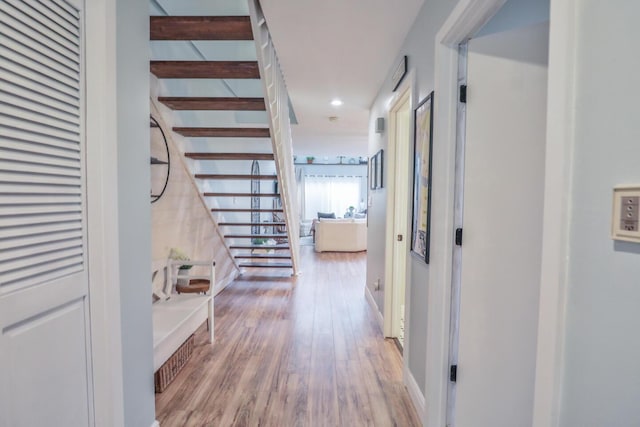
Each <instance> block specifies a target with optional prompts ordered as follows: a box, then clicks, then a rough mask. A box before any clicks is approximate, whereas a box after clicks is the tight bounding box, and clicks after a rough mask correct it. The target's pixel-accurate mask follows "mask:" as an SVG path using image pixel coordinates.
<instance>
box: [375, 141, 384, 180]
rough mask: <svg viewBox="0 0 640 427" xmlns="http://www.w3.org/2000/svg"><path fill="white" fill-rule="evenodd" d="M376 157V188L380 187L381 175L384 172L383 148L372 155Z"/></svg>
mask: <svg viewBox="0 0 640 427" xmlns="http://www.w3.org/2000/svg"><path fill="white" fill-rule="evenodd" d="M374 157H375V158H376V188H382V187H383V185H382V184H383V183H382V176H383V172H384V150H380V151H378V152H377V153H376V155H375V156H374Z"/></svg>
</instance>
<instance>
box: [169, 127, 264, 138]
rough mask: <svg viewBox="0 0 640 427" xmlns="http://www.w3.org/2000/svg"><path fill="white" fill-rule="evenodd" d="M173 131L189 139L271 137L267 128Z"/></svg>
mask: <svg viewBox="0 0 640 427" xmlns="http://www.w3.org/2000/svg"><path fill="white" fill-rule="evenodd" d="M173 131H174V132H176V133H178V134H180V135H182V136H185V137H190V138H194V137H204V138H269V137H270V136H271V133H270V132H269V128H206V127H174V128H173Z"/></svg>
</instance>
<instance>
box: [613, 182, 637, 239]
mask: <svg viewBox="0 0 640 427" xmlns="http://www.w3.org/2000/svg"><path fill="white" fill-rule="evenodd" d="M611 238H612V239H614V240H624V241H627V242H635V243H640V185H620V186H617V187H615V188H614V189H613V216H612V218H611Z"/></svg>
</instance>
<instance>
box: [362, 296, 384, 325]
mask: <svg viewBox="0 0 640 427" xmlns="http://www.w3.org/2000/svg"><path fill="white" fill-rule="evenodd" d="M364 296H365V298H366V299H367V301H368V302H369V305H370V306H371V308H373V312H374V313H375V315H376V320H377V321H378V326H379V327H380V330H381V331H383V330H384V327H383V323H384V320H383V319H382V313H380V309H379V308H378V304H376V300H375V299H374V298H373V295H371V290H370V289H369V287H368V286H366V285H365V287H364Z"/></svg>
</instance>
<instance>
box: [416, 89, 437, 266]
mask: <svg viewBox="0 0 640 427" xmlns="http://www.w3.org/2000/svg"><path fill="white" fill-rule="evenodd" d="M414 118H415V121H414V123H415V129H414V146H413V148H414V151H413V153H414V154H413V211H412V216H413V221H412V232H411V252H413V253H414V254H415V255H417V256H418V257H420V258H421V259H423V260H424V262H425V263H427V264H429V240H430V235H431V230H430V222H431V187H432V183H431V157H432V156H431V151H432V148H433V92H431V93H430V94H429V96H427V97H426V98H425V99H423V100H422V101H421V102H420V104H418V107H416V109H415V111H414Z"/></svg>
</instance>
